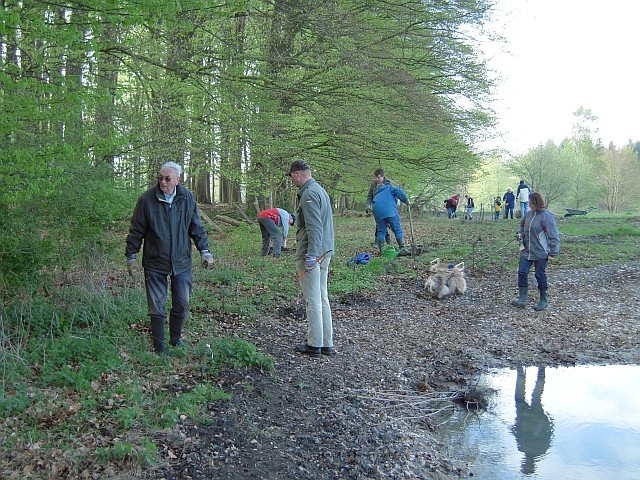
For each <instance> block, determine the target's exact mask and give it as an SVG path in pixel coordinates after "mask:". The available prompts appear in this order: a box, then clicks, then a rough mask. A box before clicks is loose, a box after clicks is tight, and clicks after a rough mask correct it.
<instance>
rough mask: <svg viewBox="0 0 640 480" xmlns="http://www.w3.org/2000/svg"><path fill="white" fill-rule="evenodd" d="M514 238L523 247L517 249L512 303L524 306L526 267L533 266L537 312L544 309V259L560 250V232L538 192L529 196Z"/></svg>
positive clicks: (526, 279) (526, 283) (545, 278)
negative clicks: (517, 293)
mask: <svg viewBox="0 0 640 480" xmlns="http://www.w3.org/2000/svg"><path fill="white" fill-rule="evenodd" d="M517 235H518V239H519V240H521V241H522V245H523V247H524V248H523V250H522V251H521V252H520V266H519V268H518V289H519V296H518V300H516V301H514V302H511V304H512V305H514V306H516V307H519V308H524V307H525V304H526V301H527V290H528V286H529V270H530V269H531V265H534V268H535V277H536V280H537V282H538V290H540V301H539V302H538V304H537V305H536V306H535V307H533V309H534V310H536V311H540V310H544V309H545V308H547V305H548V302H547V273H546V269H547V262H548V261H549V258H553V257H555V256H556V255H558V254H559V253H560V233H559V232H558V227H557V226H556V219H555V217H554V216H553V214H552V213H551V212H549V210H547V208H546V205H545V203H544V198H543V197H542V195H540V194H539V193H537V192H535V193H532V194H531V196H530V197H529V210H528V211H527V213H526V215H525V216H524V218H523V219H522V221H521V222H520V231H519V232H518V234H517Z"/></svg>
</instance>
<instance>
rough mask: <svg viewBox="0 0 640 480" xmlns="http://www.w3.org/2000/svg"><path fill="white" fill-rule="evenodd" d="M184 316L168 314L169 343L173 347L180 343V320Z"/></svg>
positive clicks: (182, 319)
mask: <svg viewBox="0 0 640 480" xmlns="http://www.w3.org/2000/svg"><path fill="white" fill-rule="evenodd" d="M183 321H184V318H176V317H174V316H173V315H169V343H170V344H171V345H173V346H174V347H179V346H180V345H182V322H183Z"/></svg>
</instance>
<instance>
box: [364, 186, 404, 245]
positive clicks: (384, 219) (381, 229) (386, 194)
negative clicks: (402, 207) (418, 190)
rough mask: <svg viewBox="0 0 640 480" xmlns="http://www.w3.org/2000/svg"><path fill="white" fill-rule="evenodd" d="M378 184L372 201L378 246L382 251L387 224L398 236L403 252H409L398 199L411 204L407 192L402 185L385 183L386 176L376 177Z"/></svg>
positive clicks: (397, 239)
mask: <svg viewBox="0 0 640 480" xmlns="http://www.w3.org/2000/svg"><path fill="white" fill-rule="evenodd" d="M376 183H377V186H376V188H375V191H374V192H373V198H372V201H371V210H372V211H373V218H374V219H375V220H376V232H377V233H376V246H377V247H378V248H379V249H380V253H382V247H383V246H384V244H385V234H386V232H387V225H389V227H390V228H391V231H392V232H393V234H394V235H395V237H396V241H397V242H398V246H399V247H400V252H401V253H407V249H406V247H405V244H404V232H403V230H402V225H400V214H399V213H398V200H400V201H401V202H402V203H404V204H406V205H409V199H408V198H407V194H406V193H404V190H402V189H401V188H400V187H396V186H395V185H392V184H390V183H385V181H384V177H381V176H377V177H376Z"/></svg>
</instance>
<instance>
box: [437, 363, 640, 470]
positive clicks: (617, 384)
mask: <svg viewBox="0 0 640 480" xmlns="http://www.w3.org/2000/svg"><path fill="white" fill-rule="evenodd" d="M477 388H478V389H479V390H481V391H485V392H493V393H490V394H488V395H489V396H488V397H487V400H488V402H489V405H488V408H487V410H486V411H482V412H479V413H478V414H477V415H472V414H470V413H469V412H467V411H463V410H462V409H461V410H460V411H459V414H458V415H457V416H456V417H455V418H454V419H452V421H451V422H450V423H449V424H448V425H447V426H446V429H447V431H448V435H447V438H448V441H449V445H450V448H451V452H452V454H453V455H454V456H456V457H458V458H459V459H461V460H463V461H464V462H465V463H466V464H467V465H468V468H469V472H470V473H473V478H474V479H477V480H556V479H562V480H609V479H616V480H639V479H640V448H638V446H639V445H640V402H639V401H638V398H640V366H637V365H607V366H579V367H561V368H551V367H547V368H546V369H544V368H535V367H527V368H524V369H517V370H508V369H505V370H497V371H495V372H493V373H491V374H489V375H485V376H483V377H482V378H481V379H479V383H478V386H477ZM514 391H515V394H514ZM514 400H515V401H514Z"/></svg>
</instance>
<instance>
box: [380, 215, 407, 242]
mask: <svg viewBox="0 0 640 480" xmlns="http://www.w3.org/2000/svg"><path fill="white" fill-rule="evenodd" d="M387 225H388V226H389V228H391V231H392V232H393V234H394V235H395V237H396V241H397V242H398V243H401V242H404V231H403V230H402V225H400V217H399V216H398V215H396V216H395V217H387V218H383V219H382V220H380V221H376V242H377V243H378V244H382V242H384V241H385V236H386V234H387Z"/></svg>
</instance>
